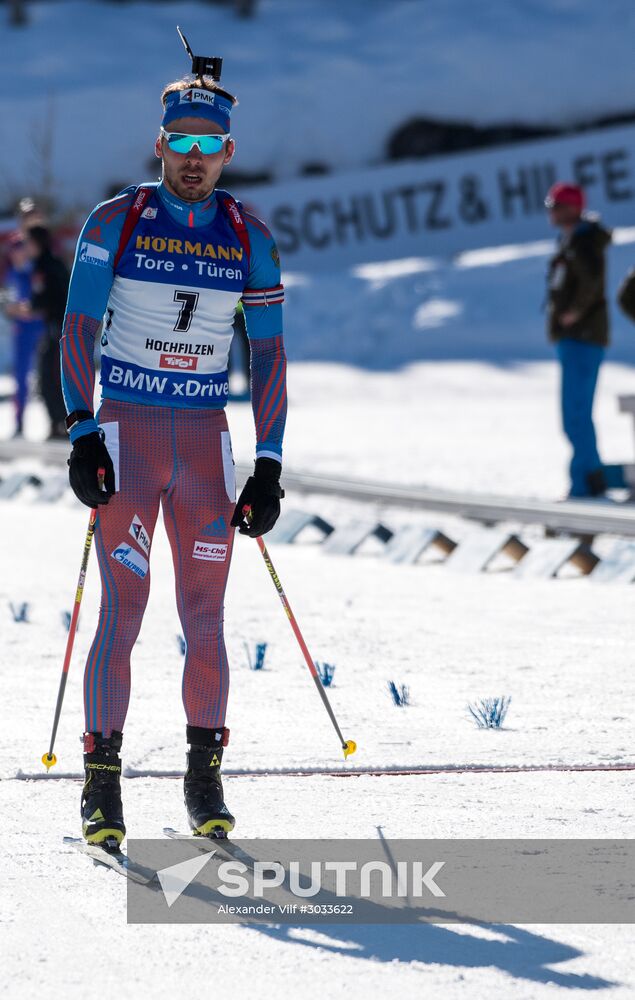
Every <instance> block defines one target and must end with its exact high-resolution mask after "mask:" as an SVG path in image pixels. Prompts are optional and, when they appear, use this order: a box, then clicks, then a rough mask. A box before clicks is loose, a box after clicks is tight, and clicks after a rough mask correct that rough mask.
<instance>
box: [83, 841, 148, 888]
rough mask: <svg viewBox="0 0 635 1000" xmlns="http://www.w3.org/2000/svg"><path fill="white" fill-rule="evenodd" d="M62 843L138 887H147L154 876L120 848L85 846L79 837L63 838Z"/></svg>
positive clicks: (96, 845)
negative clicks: (136, 883) (136, 884)
mask: <svg viewBox="0 0 635 1000" xmlns="http://www.w3.org/2000/svg"><path fill="white" fill-rule="evenodd" d="M64 843H65V844H67V845H68V846H69V847H73V848H74V849H75V850H76V851H79V853H80V854H85V855H87V857H89V858H92V859H93V861H95V862H96V863H97V864H100V865H104V866H105V867H107V868H112V870H113V871H115V872H118V873H119V874H120V875H123V876H124V877H125V878H129V879H131V880H132V881H133V882H138V883H139V884H140V885H147V884H148V882H151V881H152V879H153V878H154V876H155V875H156V872H154V871H152V869H150V868H144V867H143V865H138V864H135V863H134V862H133V861H130V859H129V858H128V856H127V854H124V852H123V851H122V850H121V849H120V848H115V849H113V850H108V849H107V848H105V847H100V846H99V845H98V844H87V843H86V841H85V840H82V838H81V837H64Z"/></svg>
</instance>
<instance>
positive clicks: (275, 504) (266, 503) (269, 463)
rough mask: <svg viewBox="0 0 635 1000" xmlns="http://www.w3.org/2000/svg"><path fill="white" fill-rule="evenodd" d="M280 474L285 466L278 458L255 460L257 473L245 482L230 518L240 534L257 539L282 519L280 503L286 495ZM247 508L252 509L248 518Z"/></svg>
mask: <svg viewBox="0 0 635 1000" xmlns="http://www.w3.org/2000/svg"><path fill="white" fill-rule="evenodd" d="M281 472H282V465H281V464H280V462H276V460H275V458H257V459H256V467H255V469H254V474H253V476H250V477H249V479H248V480H247V482H246V483H245V485H244V487H243V491H242V493H241V494H240V496H239V497H238V503H237V504H236V509H235V510H234V514H233V516H232V519H231V525H232V528H238V530H239V532H240V534H241V535H249V537H250V538H258V537H259V536H260V535H264V534H265V533H266V532H267V531H271V529H272V528H273V526H274V524H275V523H276V521H277V520H278V518H279V517H280V501H281V499H282V497H283V496H284V490H283V489H282V487H281V486H280V473H281ZM245 506H248V507H250V508H251V513H250V514H249V516H248V515H246V514H245V513H243V508H244V507H245Z"/></svg>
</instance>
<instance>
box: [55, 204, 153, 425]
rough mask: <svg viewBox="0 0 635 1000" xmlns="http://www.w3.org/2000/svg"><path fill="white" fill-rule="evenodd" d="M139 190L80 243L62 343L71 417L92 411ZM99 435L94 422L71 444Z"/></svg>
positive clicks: (94, 219)
mask: <svg viewBox="0 0 635 1000" xmlns="http://www.w3.org/2000/svg"><path fill="white" fill-rule="evenodd" d="M135 190H136V189H135V188H127V189H126V190H125V191H124V192H122V193H121V194H120V195H118V196H117V197H116V198H112V199H111V200H110V201H106V202H102V204H101V205H98V206H97V208H96V209H95V210H94V211H93V212H91V214H90V215H89V217H88V219H87V221H86V224H85V225H84V228H83V229H82V231H81V233H80V236H79V239H78V241H77V250H76V252H75V261H74V263H73V271H72V274H71V283H70V287H69V291H68V300H67V302H66V314H65V316H64V326H63V330H62V338H61V340H60V353H61V367H62V393H63V395H64V402H65V405H66V411H67V413H72V412H73V411H74V410H88V411H89V412H91V413H92V411H93V395H94V389H95V358H94V355H95V335H96V333H97V330H98V329H99V324H100V323H101V321H102V318H103V315H104V312H105V311H106V304H107V302H108V297H109V295H110V289H111V287H112V283H113V279H114V261H115V256H116V253H117V250H118V247H119V240H120V238H121V233H122V230H123V225H124V221H125V218H126V215H127V213H128V209H129V208H130V204H131V202H132V198H133V195H134V191H135ZM95 430H97V423H96V421H95V420H94V419H91V420H82V421H81V423H79V424H77V425H76V426H75V427H74V428H73V430H72V431H71V441H76V440H77V438H78V437H82V436H83V435H85V434H90V433H91V432H92V431H95Z"/></svg>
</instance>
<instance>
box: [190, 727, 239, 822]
mask: <svg viewBox="0 0 635 1000" xmlns="http://www.w3.org/2000/svg"><path fill="white" fill-rule="evenodd" d="M228 741H229V729H222V728H219V729H203V728H201V727H199V726H188V727H187V742H188V743H189V744H190V749H189V753H188V755H187V771H186V773H185V780H184V783H183V787H184V791H185V808H186V809H187V818H188V821H189V824H190V827H191V828H192V832H193V834H194V836H195V837H225V836H227V834H228V833H230V832H231V831H232V830H233V829H234V823H235V820H234V817H233V816H232V814H231V813H230V811H229V809H228V808H227V806H226V805H225V802H224V801H223V785H222V782H221V778H220V765H221V761H222V759H223V747H226V746H227V743H228Z"/></svg>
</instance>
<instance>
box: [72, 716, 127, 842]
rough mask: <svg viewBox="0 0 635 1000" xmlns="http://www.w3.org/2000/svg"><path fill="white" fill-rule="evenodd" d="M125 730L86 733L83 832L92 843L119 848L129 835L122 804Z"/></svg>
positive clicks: (85, 838) (85, 837)
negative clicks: (108, 735)
mask: <svg viewBox="0 0 635 1000" xmlns="http://www.w3.org/2000/svg"><path fill="white" fill-rule="evenodd" d="M122 739H123V735H122V733H118V732H113V733H112V735H111V736H110V737H109V738H108V739H105V738H104V737H103V736H102V734H101V733H84V768H85V772H86V780H85V782H84V787H83V789H82V833H83V835H84V840H87V841H88V843H89V844H98V845H99V846H101V847H104V848H106V850H111V851H112V850H117V849H118V847H119V845H120V844H121V841H122V840H123V838H124V837H125V836H126V828H125V826H124V821H123V809H122V806H121V787H120V785H119V779H120V778H121V759H120V757H119V751H120V750H121V741H122Z"/></svg>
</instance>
